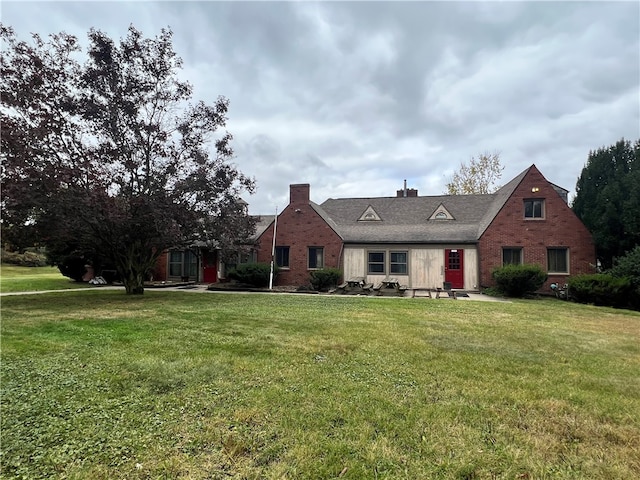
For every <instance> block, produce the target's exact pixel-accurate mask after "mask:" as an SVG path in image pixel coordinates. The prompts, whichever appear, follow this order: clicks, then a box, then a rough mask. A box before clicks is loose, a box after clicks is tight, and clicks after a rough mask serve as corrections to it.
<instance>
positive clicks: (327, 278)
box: [310, 268, 342, 292]
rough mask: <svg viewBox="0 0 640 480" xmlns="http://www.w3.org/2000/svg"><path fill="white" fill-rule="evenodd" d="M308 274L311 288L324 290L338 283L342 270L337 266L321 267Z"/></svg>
mask: <svg viewBox="0 0 640 480" xmlns="http://www.w3.org/2000/svg"><path fill="white" fill-rule="evenodd" d="M310 276H311V286H312V287H313V289H314V290H317V291H319V292H324V291H327V290H329V288H331V287H335V286H336V285H338V282H339V281H340V278H341V277H342V271H340V270H339V269H337V268H321V269H320V270H314V271H312V272H311V274H310Z"/></svg>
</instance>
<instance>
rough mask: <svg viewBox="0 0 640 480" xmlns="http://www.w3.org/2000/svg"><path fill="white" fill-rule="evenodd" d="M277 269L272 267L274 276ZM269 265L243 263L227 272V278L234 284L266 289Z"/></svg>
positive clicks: (269, 273)
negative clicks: (238, 283)
mask: <svg viewBox="0 0 640 480" xmlns="http://www.w3.org/2000/svg"><path fill="white" fill-rule="evenodd" d="M277 272H278V267H277V266H274V272H273V273H274V275H276V274H277ZM270 275H271V265H270V264H268V263H243V264H241V265H238V266H237V267H236V268H234V269H233V270H231V271H230V272H229V275H228V277H229V278H230V279H231V280H235V281H236V282H240V283H245V284H247V285H251V286H252V287H258V288H262V287H266V286H268V285H269V276H270Z"/></svg>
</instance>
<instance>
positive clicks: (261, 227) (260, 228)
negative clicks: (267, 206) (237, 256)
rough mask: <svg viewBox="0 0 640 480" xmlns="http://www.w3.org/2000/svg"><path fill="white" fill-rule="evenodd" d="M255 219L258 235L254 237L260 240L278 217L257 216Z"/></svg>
mask: <svg viewBox="0 0 640 480" xmlns="http://www.w3.org/2000/svg"><path fill="white" fill-rule="evenodd" d="M253 218H254V219H255V220H256V233H255V234H254V237H255V238H256V239H258V238H260V236H261V235H262V234H263V233H264V232H265V230H266V229H267V228H269V226H270V225H271V224H273V220H274V219H275V218H276V216H275V215H256V216H254V217H253Z"/></svg>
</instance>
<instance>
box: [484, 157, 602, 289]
mask: <svg viewBox="0 0 640 480" xmlns="http://www.w3.org/2000/svg"><path fill="white" fill-rule="evenodd" d="M536 188H537V189H539V190H538V191H537V192H533V191H532V189H536ZM534 198H536V199H544V202H545V215H544V219H542V220H539V219H535V220H525V219H524V200H525V199H534ZM503 247H522V248H523V262H524V263H534V264H538V265H541V266H542V267H543V268H544V270H545V271H546V270H547V247H567V248H569V272H570V273H569V274H570V275H577V274H581V273H593V271H594V267H593V265H594V264H595V262H596V253H595V247H594V244H593V239H592V236H591V234H590V232H589V231H588V230H587V228H586V227H585V226H584V224H583V223H582V222H581V221H580V219H578V217H576V215H575V214H574V213H573V211H572V210H571V208H570V207H569V205H567V203H566V202H565V201H564V200H563V199H562V198H561V197H560V195H558V193H557V192H556V191H555V190H554V188H553V186H552V185H551V184H550V183H549V182H548V181H547V180H546V179H545V178H544V177H543V176H542V174H541V173H540V171H538V169H537V168H536V167H535V166H532V167H531V168H530V169H529V171H528V172H527V174H526V175H525V177H524V179H523V180H522V182H521V183H520V185H518V187H517V188H516V189H515V191H514V192H513V194H512V195H511V197H510V198H509V200H507V202H506V203H505V205H504V206H503V208H502V210H501V211H500V212H499V213H498V215H497V216H496V218H495V219H494V220H493V222H492V223H491V225H490V226H489V228H487V230H486V231H485V233H484V234H483V235H482V237H481V238H480V242H479V244H478V250H479V257H480V284H481V286H483V287H487V286H491V285H493V281H492V279H491V272H492V270H493V269H494V268H496V267H500V266H502V248H503ZM567 277H568V275H549V279H548V280H547V282H546V284H545V285H544V287H543V288H542V291H549V285H550V284H551V283H553V282H560V283H565V282H566V281H567Z"/></svg>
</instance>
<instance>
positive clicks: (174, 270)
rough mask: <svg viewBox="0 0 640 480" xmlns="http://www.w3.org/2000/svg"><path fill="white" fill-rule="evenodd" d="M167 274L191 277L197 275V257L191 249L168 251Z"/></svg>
mask: <svg viewBox="0 0 640 480" xmlns="http://www.w3.org/2000/svg"><path fill="white" fill-rule="evenodd" d="M169 276H170V277H192V278H194V279H195V278H197V276H198V257H196V254H195V253H193V252H192V251H191V250H172V251H171V252H169Z"/></svg>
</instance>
